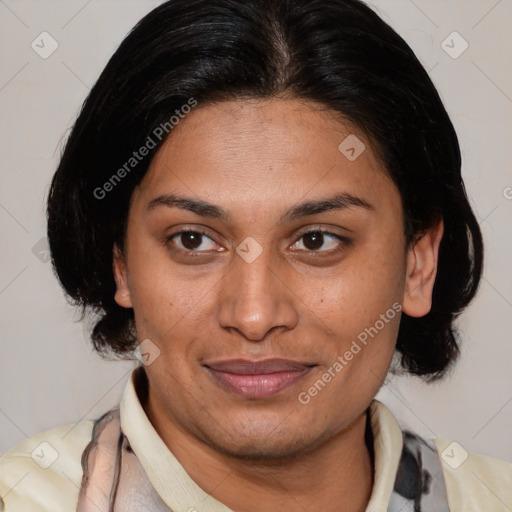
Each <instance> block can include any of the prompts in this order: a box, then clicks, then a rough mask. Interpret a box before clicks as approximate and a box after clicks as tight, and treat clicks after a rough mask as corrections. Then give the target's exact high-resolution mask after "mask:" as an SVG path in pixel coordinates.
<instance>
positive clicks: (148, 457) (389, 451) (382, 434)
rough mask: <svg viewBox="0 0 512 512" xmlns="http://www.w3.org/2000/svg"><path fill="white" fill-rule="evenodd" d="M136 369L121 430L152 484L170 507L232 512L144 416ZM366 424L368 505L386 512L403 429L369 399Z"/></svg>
mask: <svg viewBox="0 0 512 512" xmlns="http://www.w3.org/2000/svg"><path fill="white" fill-rule="evenodd" d="M142 371H143V369H142V368H138V369H137V370H135V371H134V372H133V373H132V375H131V378H130V379H129V381H128V383H127V384H126V388H125V391H124V394H123V398H122V400H121V403H120V406H119V409H120V415H121V429H122V431H123V432H124V434H125V435H126V437H127V438H128V440H129V441H130V445H131V448H132V449H133V451H134V453H135V454H136V455H137V458H138V459H139V461H140V463H141V465H142V467H143V468H144V471H145V472H146V474H147V476H148V478H149V480H150V482H151V484H152V485H153V487H154V488H155V490H156V491H157V493H158V494H159V495H160V497H161V498H162V500H163V501H164V502H165V503H166V504H167V506H168V507H169V508H170V509H171V510H189V509H190V510H193V509H195V510H197V512H232V511H231V509H229V508H228V507H226V506H225V505H223V504H222V503H221V502H220V501H218V500H216V499H215V498H212V497H211V496H210V495H209V494H207V493H206V492H204V491H203V490H202V489H201V488H200V487H199V486H198V485H197V484H196V483H195V482H194V481H193V480H192V478H191V477H190V476H189V475H188V473H187V472H186V471H185V469H184V467H183V466H182V465H181V464H180V463H179V462H178V460H177V459H176V457H175V456H174V455H173V454H172V452H171V451H170V450H169V448H167V446H166V444H165V443H164V442H163V440H162V439H161V437H160V436H159V435H158V433H157V432H156V430H155V429H154V427H153V425H152V424H151V422H150V421H149V419H148V417H147V415H146V413H145V411H144V409H143V407H142V405H141V403H140V400H139V397H138V396H137V391H136V387H138V386H140V384H139V379H140V375H139V372H142ZM370 423H371V429H372V433H373V439H374V458H375V460H374V464H375V468H374V469H375V478H374V485H373V489H372V494H371V498H370V501H369V503H368V506H367V509H366V510H368V511H372V512H386V511H387V509H388V504H389V500H390V497H391V493H392V491H393V486H394V482H395V476H396V472H397V469H398V464H399V462H400V455H401V452H402V444H403V440H402V432H401V430H400V427H399V426H398V423H397V422H396V420H395V418H394V417H393V415H392V414H391V412H390V411H389V409H388V408H387V407H386V406H385V405H384V404H382V403H381V402H379V401H377V400H373V401H372V402H371V404H370Z"/></svg>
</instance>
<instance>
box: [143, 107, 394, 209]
mask: <svg viewBox="0 0 512 512" xmlns="http://www.w3.org/2000/svg"><path fill="white" fill-rule="evenodd" d="M335 191H341V192H345V193H351V194H354V195H358V196H361V195H363V196H366V198H373V200H374V201H377V202H386V201H385V200H386V198H387V200H388V202H389V201H392V202H396V201H397V199H398V200H399V193H398V190H397V189H396V187H395V185H394V184H393V182H392V181H391V180H390V178H389V177H388V175H387V173H386V170H385V168H384V167H383V165H382V164H381V162H380V161H379V159H378V158H377V156H376V153H375V152H374V149H373V148H372V144H371V141H369V140H368V139H367V137H365V136H364V134H363V133H362V131H361V130H360V129H358V128H356V127H355V126H353V125H352V124H351V123H349V122H347V121H346V120H343V118H342V117H341V116H340V115H339V114H336V113H334V112H332V111H329V110H327V109H326V108H325V107H324V106H321V105H318V104H315V103H310V102H305V101H299V100H277V99H273V100H244V101H242V100H238V101H226V102H221V103H216V104H209V105H204V106H198V107H196V109H194V110H193V111H192V112H191V113H190V114H188V115H187V116H186V117H185V118H184V119H183V120H181V121H180V123H179V124H178V125H177V126H175V127H174V128H173V131H172V132H171V135H170V136H169V137H168V139H167V140H166V141H165V143H164V144H163V145H162V147H161V148H160V150H159V151H158V152H157V154H156V155H155V157H154V158H153V161H152V162H151V165H150V167H149V170H148V173H147V174H146V176H145V177H144V179H143V181H142V184H141V187H140V190H139V193H140V195H141V196H143V197H145V198H146V199H147V198H149V196H154V195H155V194H164V193H173V192H180V193H185V194H186V195H187V196H190V195H193V196H197V197H201V198H204V199H207V198H216V199H217V200H222V201H223V202H224V203H225V204H230V205H232V206H233V207H235V206H236V205H237V204H240V203H241V202H243V203H244V204H247V203H251V204H259V205H260V206H268V205H269V204H272V205H275V206H276V207H277V206H279V205H283V204H284V203H286V199H287V197H289V198H290V199H291V198H296V199H308V198H315V197H316V196H323V195H325V194H327V193H328V194H329V195H332V194H333V193H334V192H335ZM399 202H400V201H399Z"/></svg>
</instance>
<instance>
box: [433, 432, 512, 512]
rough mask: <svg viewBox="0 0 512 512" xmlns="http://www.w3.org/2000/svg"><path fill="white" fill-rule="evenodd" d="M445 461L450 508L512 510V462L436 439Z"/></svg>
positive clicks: (443, 461) (465, 511)
mask: <svg viewBox="0 0 512 512" xmlns="http://www.w3.org/2000/svg"><path fill="white" fill-rule="evenodd" d="M434 443H435V445H436V448H437V451H438V454H439V457H440V459H441V461H442V468H443V475H444V478H445V482H446V491H447V494H448V501H449V503H450V510H454V511H464V512H470V511H481V510H492V511H493V512H500V511H503V512H506V511H508V512H510V510H512V464H511V463H509V462H505V461H503V460H500V459H495V458H492V457H487V456H485V455H480V454H477V453H473V452H468V451H466V450H465V449H464V448H463V447H462V446H461V445H460V444H459V443H457V442H455V441H446V440H444V439H434Z"/></svg>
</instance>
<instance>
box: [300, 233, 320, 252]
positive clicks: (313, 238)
mask: <svg viewBox="0 0 512 512" xmlns="http://www.w3.org/2000/svg"><path fill="white" fill-rule="evenodd" d="M323 244H324V234H323V233H322V232H321V231H315V232H313V233H309V234H307V235H306V236H305V238H304V245H305V246H306V247H307V248H308V249H320V247H322V245H323Z"/></svg>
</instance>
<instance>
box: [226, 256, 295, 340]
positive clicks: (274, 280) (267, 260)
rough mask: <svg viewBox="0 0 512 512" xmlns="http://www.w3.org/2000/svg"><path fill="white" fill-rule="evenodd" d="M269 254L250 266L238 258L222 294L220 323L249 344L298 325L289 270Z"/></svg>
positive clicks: (227, 276)
mask: <svg viewBox="0 0 512 512" xmlns="http://www.w3.org/2000/svg"><path fill="white" fill-rule="evenodd" d="M271 260H272V258H271V254H270V252H269V251H265V250H264V251H263V252H262V254H261V255H260V256H259V257H258V258H257V259H256V260H255V261H253V262H251V263H248V262H247V261H245V260H244V259H243V258H241V257H239V256H238V255H235V256H234V261H233V263H232V264H233V267H232V268H231V269H230V272H229V273H228V274H227V275H226V277H225V279H224V280H223V285H222V287H221V289H220V290H219V295H218V299H219V313H218V314H219V323H220V325H221V327H223V328H224V329H227V330H231V331H236V332H238V333H239V334H241V335H243V336H244V337H245V338H246V339H247V340H249V341H254V342H257V341H263V340H265V339H266V337H267V336H268V335H269V333H270V331H273V330H279V329H281V330H290V329H293V328H294V327H295V326H296V325H297V322H298V318H299V315H298V311H297V308H296V301H297V300H298V298H297V297H296V296H295V295H294V293H293V291H292V289H291V286H290V284H288V283H286V275H285V274H286V269H283V265H282V264H279V263H277V264H276V262H275V261H274V264H272V261H271Z"/></svg>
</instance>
